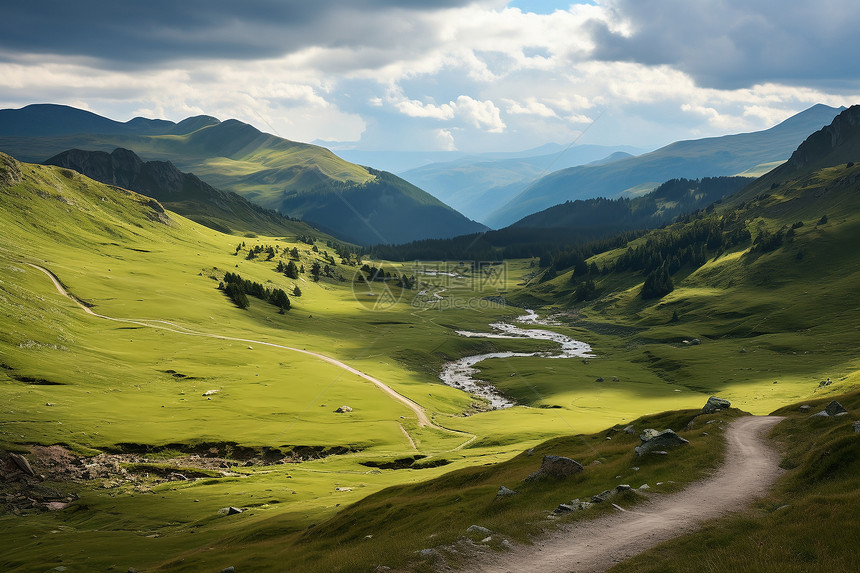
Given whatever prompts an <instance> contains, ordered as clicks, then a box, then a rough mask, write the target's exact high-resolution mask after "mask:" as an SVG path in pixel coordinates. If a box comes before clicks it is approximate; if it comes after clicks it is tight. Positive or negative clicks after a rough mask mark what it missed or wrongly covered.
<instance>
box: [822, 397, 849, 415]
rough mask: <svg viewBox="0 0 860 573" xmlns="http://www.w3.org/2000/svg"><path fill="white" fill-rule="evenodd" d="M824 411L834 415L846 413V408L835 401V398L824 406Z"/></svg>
mask: <svg viewBox="0 0 860 573" xmlns="http://www.w3.org/2000/svg"><path fill="white" fill-rule="evenodd" d="M824 411H825V412H827V414H828V415H829V416H836V415H837V414H841V413H843V412H845V413H846V414H847V413H848V410H846V409H845V406H843V405H842V404H840V403H839V402H837V401H836V400H834V401H832V402H831V403H829V404H828V405H827V407H826V408H824Z"/></svg>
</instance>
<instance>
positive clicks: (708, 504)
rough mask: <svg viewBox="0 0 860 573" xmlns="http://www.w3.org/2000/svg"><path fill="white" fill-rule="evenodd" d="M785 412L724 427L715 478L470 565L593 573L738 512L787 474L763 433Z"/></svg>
mask: <svg viewBox="0 0 860 573" xmlns="http://www.w3.org/2000/svg"><path fill="white" fill-rule="evenodd" d="M781 419H782V418H779V417H775V416H749V417H744V418H738V419H737V420H735V421H734V422H732V423H731V425H730V426H729V427H728V429H727V430H726V441H727V446H728V448H727V452H726V460H725V463H724V464H723V465H722V466H721V467H720V469H719V470H717V472H716V473H715V474H714V475H713V476H712V477H710V478H708V479H705V480H703V481H699V482H696V483H694V484H692V485H691V486H689V487H688V488H686V489H684V490H683V491H681V492H678V493H675V494H667V495H665V496H659V497H657V496H655V497H653V498H652V499H651V500H650V501H649V502H648V503H647V504H645V505H642V506H639V507H637V508H636V509H635V510H632V511H619V512H618V513H615V514H611V515H607V516H604V517H601V518H598V519H595V520H592V521H583V522H578V523H575V524H570V525H567V526H563V527H560V528H559V529H558V530H557V531H555V532H553V533H552V534H550V535H549V536H548V537H545V538H542V539H541V540H539V541H538V542H536V543H535V544H534V545H530V546H520V547H517V548H515V549H513V550H512V551H507V552H504V553H488V554H483V555H482V556H481V557H480V558H479V560H478V562H473V563H471V564H470V565H469V567H468V570H469V571H470V572H483V573H519V572H522V571H540V572H541V573H562V572H563V573H572V572H575V573H591V572H595V571H605V570H607V569H609V568H610V567H612V566H614V565H616V564H618V563H620V562H621V561H624V560H625V559H629V558H630V557H633V556H634V555H637V554H639V553H642V552H643V551H646V550H648V549H650V548H652V547H654V546H655V545H657V544H659V543H662V542H663V541H666V540H668V539H672V538H673V537H677V536H679V535H683V534H685V533H689V532H692V531H695V530H696V529H698V528H699V527H700V526H701V525H703V524H704V522H706V521H709V520H712V519H716V518H719V517H722V516H724V515H726V514H728V513H732V512H735V511H740V510H742V509H744V508H745V507H747V506H748V505H749V503H750V502H751V501H753V500H754V499H756V498H759V497H761V496H763V495H764V494H765V493H766V492H767V491H768V490H769V488H770V487H771V486H772V485H773V483H774V482H775V481H776V479H777V478H778V477H779V475H780V474H781V472H782V470H781V469H780V468H779V455H778V454H777V453H776V452H775V451H774V450H773V449H772V448H771V447H770V446H769V445H768V444H767V443H766V442H765V440H764V434H765V433H766V432H767V430H768V429H770V428H772V427H773V426H774V425H775V424H777V423H778V422H779V421H780V420H781Z"/></svg>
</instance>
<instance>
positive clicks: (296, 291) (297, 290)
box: [293, 285, 302, 297]
mask: <svg viewBox="0 0 860 573" xmlns="http://www.w3.org/2000/svg"><path fill="white" fill-rule="evenodd" d="M293 296H295V297H299V296H302V289H300V288H299V285H295V286H294V287H293Z"/></svg>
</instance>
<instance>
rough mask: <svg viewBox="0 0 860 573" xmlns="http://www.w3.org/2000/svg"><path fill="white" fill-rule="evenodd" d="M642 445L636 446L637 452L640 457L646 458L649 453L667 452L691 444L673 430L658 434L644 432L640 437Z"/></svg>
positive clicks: (649, 430)
mask: <svg viewBox="0 0 860 573" xmlns="http://www.w3.org/2000/svg"><path fill="white" fill-rule="evenodd" d="M639 439H640V440H642V443H641V444H640V445H638V446H636V448H634V449H635V451H636V453H637V454H638V455H640V456H644V455H645V454H647V453H648V452H651V451H654V452H657V451H661V452H662V451H665V450H667V449H671V448H677V447H678V446H685V445H687V444H689V443H690V442H689V441H687V440H685V439H684V438H682V437H681V436H679V435H678V434H676V433H675V432H674V431H673V430H663V431H662V432H657V431H656V430H653V429H648V430H645V431H644V432H642V434H641V435H640V436H639Z"/></svg>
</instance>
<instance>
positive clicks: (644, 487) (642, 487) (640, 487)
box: [639, 483, 651, 489]
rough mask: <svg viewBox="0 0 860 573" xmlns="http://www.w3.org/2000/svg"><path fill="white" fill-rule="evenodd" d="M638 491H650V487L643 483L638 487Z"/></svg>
mask: <svg viewBox="0 0 860 573" xmlns="http://www.w3.org/2000/svg"><path fill="white" fill-rule="evenodd" d="M639 489H651V486H650V485H648V484H647V483H643V484H642V485H640V486H639Z"/></svg>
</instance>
